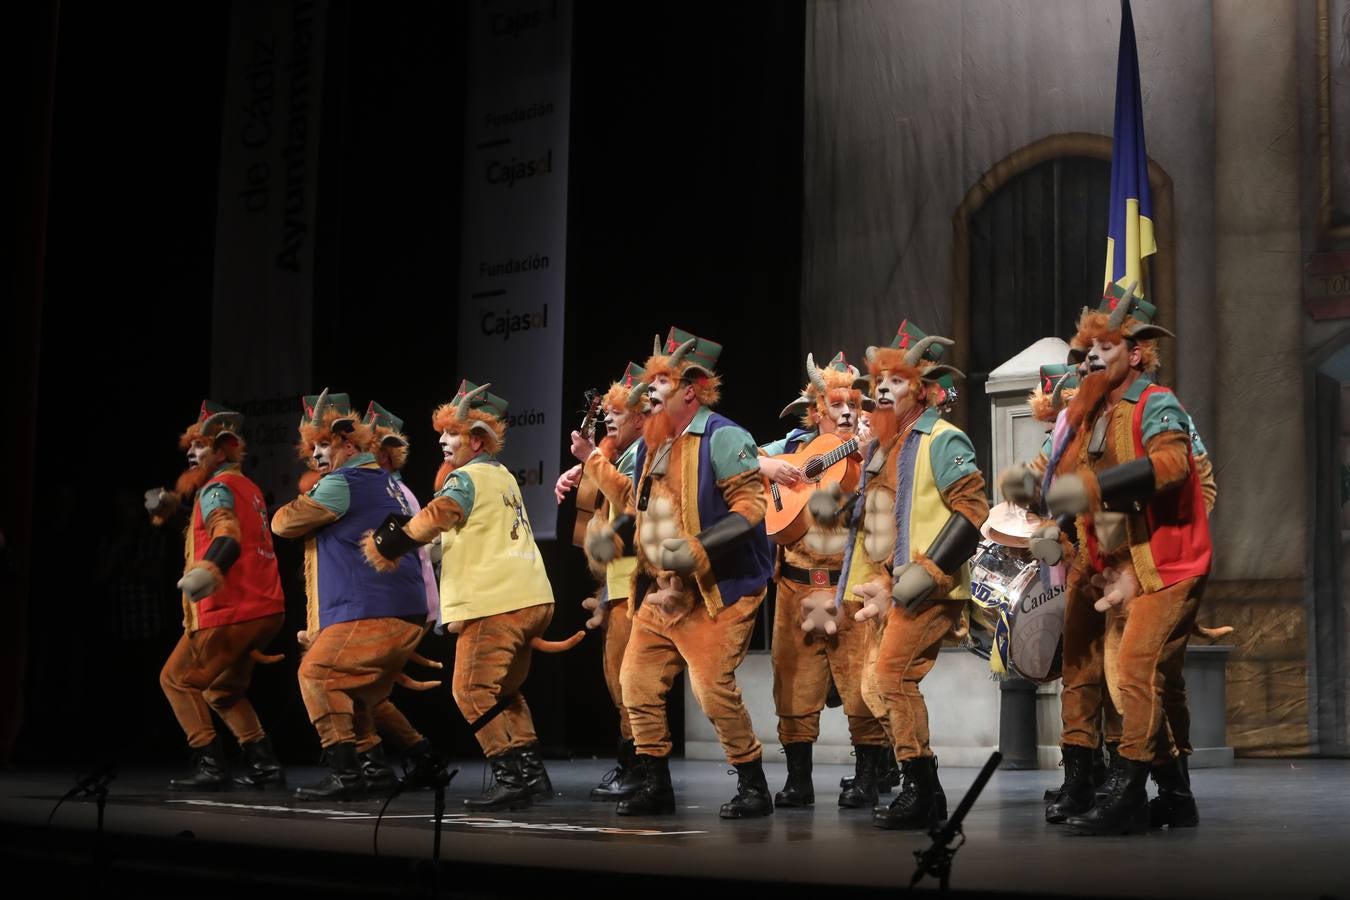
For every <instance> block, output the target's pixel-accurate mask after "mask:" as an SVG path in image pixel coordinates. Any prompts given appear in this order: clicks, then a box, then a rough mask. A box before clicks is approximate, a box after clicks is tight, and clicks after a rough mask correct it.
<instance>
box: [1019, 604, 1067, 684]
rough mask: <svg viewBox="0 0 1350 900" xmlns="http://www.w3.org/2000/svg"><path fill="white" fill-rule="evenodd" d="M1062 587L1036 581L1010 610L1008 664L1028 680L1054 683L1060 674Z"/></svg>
mask: <svg viewBox="0 0 1350 900" xmlns="http://www.w3.org/2000/svg"><path fill="white" fill-rule="evenodd" d="M1065 599H1066V598H1065V595H1064V588H1063V587H1062V586H1059V587H1046V586H1045V585H1044V583H1042V582H1041V581H1039V580H1038V581H1037V582H1036V583H1035V585H1034V587H1033V589H1032V590H1030V591H1028V592H1027V594H1026V596H1024V597H1023V598H1022V599H1021V600H1020V601H1019V602H1018V603H1017V605H1016V606H1015V607H1014V608H1013V611H1012V615H1011V617H1010V622H1009V632H1010V633H1009V636H1008V657H1009V660H1008V661H1009V664H1010V665H1011V666H1012V668H1014V669H1016V670H1017V672H1018V674H1020V675H1021V676H1022V677H1023V678H1025V679H1027V680H1028V681H1034V682H1037V683H1043V682H1047V681H1054V680H1055V679H1056V678H1058V677H1059V674H1060V662H1061V644H1062V639H1063V635H1064V603H1065Z"/></svg>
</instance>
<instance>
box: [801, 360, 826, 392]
mask: <svg viewBox="0 0 1350 900" xmlns="http://www.w3.org/2000/svg"><path fill="white" fill-rule="evenodd" d="M806 377H807V378H808V379H810V381H811V386H812V387H814V388H815V389H816V391H817V392H818V393H819V394H820V396H822V397H824V396H825V394H826V393H827V392H828V391H829V388H827V387H825V376H824V375H822V374H820V369H818V368H817V367H816V358H815V356H813V355H812V354H810V353H808V354H806Z"/></svg>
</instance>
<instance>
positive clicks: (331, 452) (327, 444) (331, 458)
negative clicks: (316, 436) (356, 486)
mask: <svg viewBox="0 0 1350 900" xmlns="http://www.w3.org/2000/svg"><path fill="white" fill-rule="evenodd" d="M340 446H341V445H340V444H335V443H333V442H332V441H319V442H318V443H317V444H315V445H314V470H315V471H316V472H321V473H323V474H325V475H327V474H328V473H329V472H331V471H333V469H335V468H337V462H336V458H337V452H338V448H339V447H340Z"/></svg>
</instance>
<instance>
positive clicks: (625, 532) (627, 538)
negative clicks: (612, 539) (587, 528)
mask: <svg viewBox="0 0 1350 900" xmlns="http://www.w3.org/2000/svg"><path fill="white" fill-rule="evenodd" d="M609 527H610V528H613V529H614V533H615V534H617V535H618V536H619V540H620V541H623V555H624V556H633V555H635V554H634V552H633V536H634V534H635V533H636V532H637V519H635V518H634V517H633V516H628V515H623V516H617V517H616V518H615V519H614V521H613V522H610V523H609Z"/></svg>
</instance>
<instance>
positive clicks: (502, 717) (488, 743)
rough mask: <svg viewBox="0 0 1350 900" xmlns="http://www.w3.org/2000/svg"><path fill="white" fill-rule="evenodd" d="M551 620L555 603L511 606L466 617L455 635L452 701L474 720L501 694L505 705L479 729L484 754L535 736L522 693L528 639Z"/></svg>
mask: <svg viewBox="0 0 1350 900" xmlns="http://www.w3.org/2000/svg"><path fill="white" fill-rule="evenodd" d="M552 621H553V604H552V603H540V604H538V605H535V606H527V607H525V608H524V609H516V610H512V611H511V612H506V613H498V614H497V615H493V616H484V617H483V618H481V619H470V620H469V621H468V622H465V623H464V630H463V631H462V632H460V635H459V639H458V640H457V641H455V673H454V676H453V678H452V680H451V683H450V689H451V692H452V693H453V694H454V696H455V704H456V705H457V706H458V707H459V711H460V712H461V713H463V714H464V718H465V719H466V720H468V722H469V724H470V725H472V724H473V723H474V722H476V721H478V719H479V718H481V717H482V716H483V715H484V714H485V713H486V712H487V711H488V710H490V709H491V708H492V707H493V706H495V705H496V704H497V701H498V700H499V699H502V698H509V701H508V702H507V704H506V707H505V708H504V709H503V710H502V711H501V712H500V713H499V714H498V715H497V716H496V717H495V718H493V719H492V720H491V721H489V722H488V723H487V724H486V725H484V726H483V727H482V728H481V729H480V730H479V731H478V733H477V735H476V736H477V738H478V746H480V747H482V748H483V754H484V755H485V756H488V757H495V756H501V755H502V754H503V753H505V752H506V751H508V750H514V749H515V748H517V747H524V746H527V745H529V744H533V743H534V742H535V741H537V740H538V739H539V738H538V735H536V734H535V731H534V719H533V718H531V717H530V707H529V704H527V703H526V702H525V697H524V695H522V694H521V693H520V688H521V685H523V684H524V683H525V677H526V676H527V675H529V674H530V659H531V657H532V655H533V652H532V650H531V649H530V639H531V638H536V637H540V636H541V635H543V633H544V631H545V630H546V629H547V628H548V624H549V622H552Z"/></svg>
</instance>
